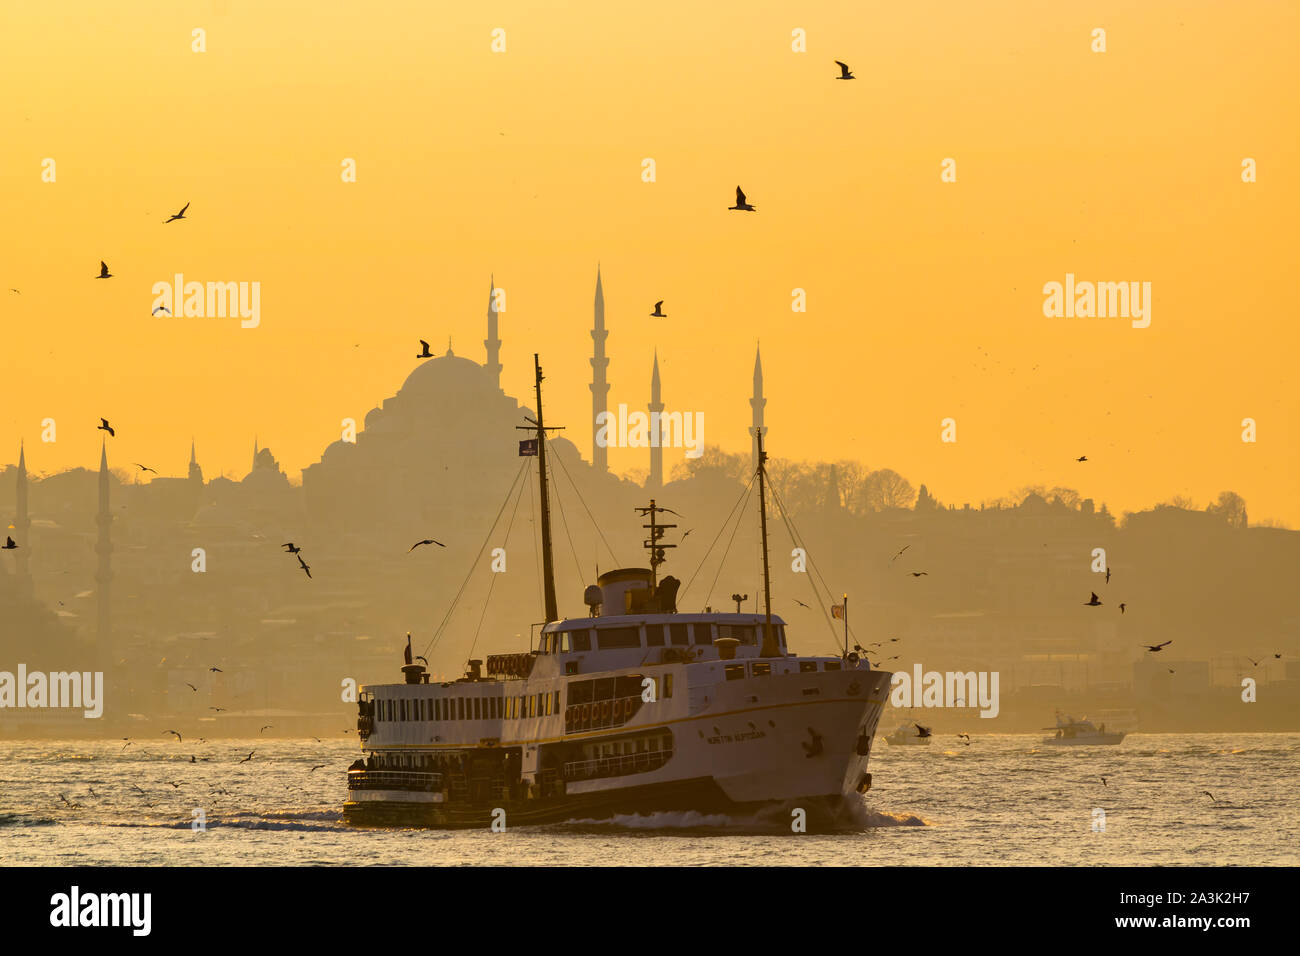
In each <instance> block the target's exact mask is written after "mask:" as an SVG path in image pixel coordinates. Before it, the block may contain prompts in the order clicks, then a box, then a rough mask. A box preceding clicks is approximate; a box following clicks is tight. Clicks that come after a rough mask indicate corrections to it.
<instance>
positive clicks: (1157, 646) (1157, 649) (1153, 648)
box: [1142, 640, 1173, 654]
mask: <svg viewBox="0 0 1300 956" xmlns="http://www.w3.org/2000/svg"><path fill="white" fill-rule="evenodd" d="M1172 643H1173V641H1172V640H1170V641H1165V642H1164V643H1163V644H1143V645H1142V646H1143V647H1145V648H1146V649H1147V650H1149V651H1150V652H1151V653H1152V654H1158V653H1159V652H1160V648H1162V647H1168V646H1169V645H1170V644H1172Z"/></svg>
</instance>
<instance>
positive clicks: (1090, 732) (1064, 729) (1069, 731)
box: [1043, 710, 1124, 747]
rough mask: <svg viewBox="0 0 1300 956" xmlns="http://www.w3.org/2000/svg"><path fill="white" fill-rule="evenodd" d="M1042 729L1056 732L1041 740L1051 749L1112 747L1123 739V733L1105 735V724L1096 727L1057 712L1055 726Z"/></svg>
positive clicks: (1118, 731)
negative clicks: (1084, 746) (1101, 745)
mask: <svg viewBox="0 0 1300 956" xmlns="http://www.w3.org/2000/svg"><path fill="white" fill-rule="evenodd" d="M1043 729H1044V730H1055V731H1056V734H1055V735H1054V736H1052V737H1044V738H1043V743H1044V744H1046V745H1048V746H1053V747H1074V746H1079V745H1088V744H1103V745H1114V744H1118V743H1119V742H1120V741H1122V740H1123V739H1124V732H1123V731H1120V730H1112V731H1110V732H1109V733H1107V732H1106V725H1105V724H1102V725H1101V726H1100V727H1098V726H1096V725H1094V724H1093V722H1092V721H1090V720H1088V719H1087V718H1084V719H1083V720H1075V719H1074V718H1073V717H1071V716H1070V715H1069V714H1062V713H1061V712H1060V711H1059V710H1058V711H1057V712H1056V726H1055V727H1045V728H1043Z"/></svg>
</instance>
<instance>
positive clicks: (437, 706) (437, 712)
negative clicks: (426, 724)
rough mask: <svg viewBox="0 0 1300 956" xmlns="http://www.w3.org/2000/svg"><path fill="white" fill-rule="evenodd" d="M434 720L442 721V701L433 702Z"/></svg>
mask: <svg viewBox="0 0 1300 956" xmlns="http://www.w3.org/2000/svg"><path fill="white" fill-rule="evenodd" d="M433 719H434V720H442V700H441V699H437V700H434V702H433Z"/></svg>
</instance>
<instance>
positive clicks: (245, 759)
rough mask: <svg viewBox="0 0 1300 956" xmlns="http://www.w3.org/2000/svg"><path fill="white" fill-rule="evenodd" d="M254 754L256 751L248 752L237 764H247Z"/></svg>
mask: <svg viewBox="0 0 1300 956" xmlns="http://www.w3.org/2000/svg"><path fill="white" fill-rule="evenodd" d="M255 753H257V751H256V750H250V751H249V752H248V756H247V757H245V758H244V759H243V760H241V761H239V762H240V763H248V761H250V760H252V759H253V754H255Z"/></svg>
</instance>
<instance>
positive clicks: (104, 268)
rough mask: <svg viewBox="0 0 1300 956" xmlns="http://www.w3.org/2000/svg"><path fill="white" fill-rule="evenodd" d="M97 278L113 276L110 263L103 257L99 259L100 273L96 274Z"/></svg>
mask: <svg viewBox="0 0 1300 956" xmlns="http://www.w3.org/2000/svg"><path fill="white" fill-rule="evenodd" d="M95 278H96V279H111V278H113V273H111V272H109V271H108V263H106V262H105V261H104V260H103V259H100V260H99V275H97V276H95Z"/></svg>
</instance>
